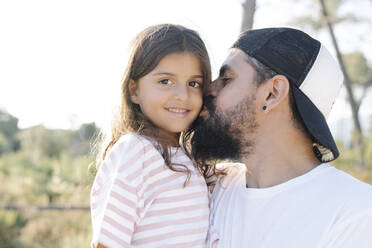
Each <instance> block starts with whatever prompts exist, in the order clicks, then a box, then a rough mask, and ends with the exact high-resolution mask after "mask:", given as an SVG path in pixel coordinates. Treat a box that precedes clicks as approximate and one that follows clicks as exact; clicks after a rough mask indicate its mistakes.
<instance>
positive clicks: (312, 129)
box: [292, 85, 339, 162]
mask: <svg viewBox="0 0 372 248" xmlns="http://www.w3.org/2000/svg"><path fill="white" fill-rule="evenodd" d="M292 90H293V95H294V98H295V102H296V105H297V110H298V112H299V113H300V116H301V118H302V121H303V123H304V125H305V127H306V129H307V131H308V132H309V134H310V135H311V137H312V139H313V142H314V143H317V144H318V145H321V147H319V146H317V145H314V147H313V150H314V153H315V155H316V156H317V158H318V159H319V160H320V161H322V162H330V161H332V160H335V159H336V158H337V157H338V156H339V151H338V149H337V146H336V142H335V141H334V139H333V137H332V134H331V131H330V130H329V127H328V124H327V121H326V119H325V117H324V115H323V114H322V113H321V112H320V111H319V110H318V108H317V107H316V106H315V105H314V104H313V103H312V102H311V100H310V99H309V98H308V97H307V96H306V95H305V94H304V93H303V92H302V91H301V90H299V89H298V88H297V87H296V86H294V85H292ZM324 148H325V149H324ZM330 152H331V153H332V154H330Z"/></svg>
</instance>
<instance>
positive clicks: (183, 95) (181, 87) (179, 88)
mask: <svg viewBox="0 0 372 248" xmlns="http://www.w3.org/2000/svg"><path fill="white" fill-rule="evenodd" d="M174 96H175V98H176V99H179V100H183V101H184V100H186V99H187V98H188V97H189V92H188V89H187V86H186V84H176V87H174Z"/></svg>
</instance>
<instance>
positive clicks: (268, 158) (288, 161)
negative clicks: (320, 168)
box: [241, 132, 320, 188]
mask: <svg viewBox="0 0 372 248" xmlns="http://www.w3.org/2000/svg"><path fill="white" fill-rule="evenodd" d="M269 133H270V135H267V134H268V133H267V132H266V135H260V136H258V137H260V140H258V141H256V143H255V148H254V151H253V152H252V153H251V154H249V155H247V156H245V157H242V158H241V160H242V162H243V163H244V164H245V165H246V166H247V174H246V181H247V187H250V188H267V187H271V186H274V185H278V184H280V183H284V182H286V181H288V180H290V179H292V178H295V177H298V176H300V175H303V174H305V173H307V172H309V171H310V170H312V169H313V168H315V167H316V166H317V165H319V164H320V162H319V161H318V160H317V159H316V157H315V156H314V154H313V152H312V147H311V146H312V144H311V141H308V140H307V139H306V138H304V137H298V134H296V133H295V134H294V135H293V134H289V133H287V134H286V133H283V132H278V133H275V132H269ZM283 136H284V137H283Z"/></svg>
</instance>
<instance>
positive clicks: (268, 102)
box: [264, 75, 289, 110]
mask: <svg viewBox="0 0 372 248" xmlns="http://www.w3.org/2000/svg"><path fill="white" fill-rule="evenodd" d="M267 87H268V89H267V96H266V99H265V103H264V104H265V106H266V109H267V110H270V109H273V108H275V107H276V106H278V105H279V104H280V103H282V102H283V100H284V99H286V98H287V96H288V93H289V81H288V79H287V78H286V77H285V76H283V75H276V76H274V77H272V78H271V79H270V83H269V84H268V85H267Z"/></svg>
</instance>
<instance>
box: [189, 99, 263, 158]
mask: <svg viewBox="0 0 372 248" xmlns="http://www.w3.org/2000/svg"><path fill="white" fill-rule="evenodd" d="M253 102H254V98H253V97H247V98H245V99H243V100H242V101H241V102H240V103H238V104H237V105H236V106H235V107H234V108H232V109H229V110H227V111H226V112H225V113H222V112H221V111H218V110H216V107H215V99H213V98H212V97H207V98H206V99H205V100H204V105H205V106H206V107H207V109H208V112H209V118H207V119H205V120H204V119H203V118H202V117H199V118H198V119H197V126H196V128H195V132H194V135H193V138H192V139H191V145H192V155H193V158H194V159H195V161H197V162H199V163H206V162H209V161H213V162H215V161H218V160H230V161H239V160H240V159H241V157H242V156H243V155H244V156H247V155H249V154H250V153H251V152H252V151H253V148H254V142H253V140H252V138H250V139H249V138H248V139H247V138H246V137H249V134H252V133H254V132H255V130H256V129H257V126H258V125H257V122H256V119H255V112H254V108H253V106H252V104H253Z"/></svg>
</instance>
